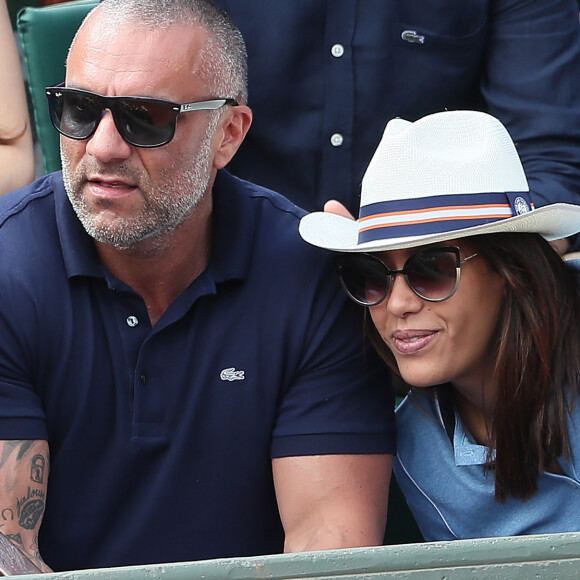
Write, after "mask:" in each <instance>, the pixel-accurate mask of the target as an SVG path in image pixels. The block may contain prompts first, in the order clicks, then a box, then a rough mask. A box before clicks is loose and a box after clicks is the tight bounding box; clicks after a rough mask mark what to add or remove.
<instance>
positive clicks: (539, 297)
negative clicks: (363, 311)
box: [366, 233, 580, 502]
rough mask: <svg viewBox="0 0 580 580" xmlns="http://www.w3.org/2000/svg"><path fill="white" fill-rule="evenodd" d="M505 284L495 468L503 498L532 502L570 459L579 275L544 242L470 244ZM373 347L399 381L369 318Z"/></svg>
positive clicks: (505, 237) (526, 237) (578, 351)
mask: <svg viewBox="0 0 580 580" xmlns="http://www.w3.org/2000/svg"><path fill="white" fill-rule="evenodd" d="M466 240H468V242H469V247H470V250H471V249H473V250H474V251H476V252H478V253H479V254H480V255H481V256H483V257H484V258H485V259H486V260H487V261H488V263H489V264H490V266H491V267H492V268H493V269H494V270H495V271H497V272H498V273H499V274H500V275H501V276H502V277H503V278H504V279H505V300H504V305H503V309H502V312H501V314H500V319H499V324H498V341H497V358H496V363H495V368H494V374H495V378H496V381H497V384H498V394H497V401H496V404H495V410H494V415H493V426H492V430H493V431H492V437H493V439H494V440H495V447H496V456H495V458H494V459H492V455H491V450H490V454H489V456H488V461H487V467H488V468H489V469H494V470H495V497H496V499H497V500H499V501H502V502H503V501H505V500H506V499H507V497H509V496H512V497H516V498H519V499H523V500H525V499H528V498H530V497H532V496H533V495H534V494H535V493H536V492H537V490H538V477H539V475H540V474H541V473H543V472H544V471H546V470H550V469H551V468H553V466H554V465H557V459H558V458H559V457H564V458H569V457H570V439H569V435H568V427H567V419H568V416H569V414H570V412H571V410H572V408H573V406H574V403H575V401H576V398H577V397H578V395H579V394H580V290H579V285H578V282H579V280H578V272H577V271H575V270H574V269H572V268H571V267H570V266H568V265H567V264H566V263H565V262H564V260H562V258H561V257H560V256H559V255H558V254H557V253H556V252H555V251H554V250H553V249H552V247H551V246H550V244H549V243H548V242H546V241H545V240H544V238H542V237H541V236H539V235H537V234H515V233H514V234H489V235H485V236H474V237H471V238H468V239H466ZM366 326H367V332H368V333H369V335H370V340H371V342H372V343H373V345H374V347H375V348H376V349H377V351H378V352H379V354H380V355H381V357H382V358H383V359H384V360H385V362H386V363H387V364H388V365H389V366H390V367H391V369H393V370H394V371H395V372H396V373H397V374H398V370H397V365H396V362H395V358H394V356H393V355H392V353H391V351H390V350H389V348H388V347H387V346H386V345H385V344H384V342H383V341H382V339H381V338H380V336H379V334H378V332H377V331H376V329H375V328H374V326H373V324H372V321H370V317H369V316H367V317H366Z"/></svg>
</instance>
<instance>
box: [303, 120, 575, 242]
mask: <svg viewBox="0 0 580 580" xmlns="http://www.w3.org/2000/svg"><path fill="white" fill-rule="evenodd" d="M579 231H580V206H577V205H571V204H565V203H556V204H551V205H547V206H543V207H541V208H538V209H534V206H533V204H532V202H531V200H530V196H529V188H528V183H527V180H526V176H525V174H524V170H523V168H522V164H521V162H520V159H519V157H518V154H517V151H516V148H515V146H514V144H513V142H512V140H511V138H510V136H509V134H508V132H507V130H506V129H505V127H504V126H503V125H502V124H501V123H500V122H499V121H498V120H497V119H496V118H495V117H492V116H491V115H488V114H487V113H482V112H478V111H446V112H442V113H434V114H432V115H428V116H426V117H423V118H422V119H419V120H418V121H415V122H414V123H411V122H409V121H404V120H403V119H393V120H391V121H389V123H388V124H387V127H386V129H385V132H384V134H383V137H382V140H381V142H380V144H379V146H378V148H377V150H376V152H375V154H374V156H373V158H372V160H371V162H370V164H369V166H368V169H367V170H366V173H365V175H364V177H363V180H362V192H361V206H360V213H359V219H358V220H357V221H354V220H351V219H348V218H346V217H342V216H339V215H335V214H331V213H325V212H314V213H311V214H308V215H306V216H304V217H303V218H302V220H301V221H300V235H301V236H302V238H303V239H304V240H306V241H307V242H309V243H310V244H313V245H315V246H319V247H322V248H327V249H329V250H335V251H342V252H375V251H386V250H395V249H402V248H412V247H415V246H421V245H424V244H432V243H435V242H441V241H445V240H451V239H455V238H462V237H466V236H475V235H479V234H494V233H499V232H514V233H530V232H533V233H538V234H540V235H542V236H543V237H544V238H546V239H547V240H555V239H559V238H565V237H568V236H571V235H573V234H575V233H577V232H579Z"/></svg>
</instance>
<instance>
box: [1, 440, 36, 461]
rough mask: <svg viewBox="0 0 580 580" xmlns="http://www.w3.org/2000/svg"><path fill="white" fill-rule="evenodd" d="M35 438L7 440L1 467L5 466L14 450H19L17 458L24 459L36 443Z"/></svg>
mask: <svg viewBox="0 0 580 580" xmlns="http://www.w3.org/2000/svg"><path fill="white" fill-rule="evenodd" d="M34 443H35V441H34V440H32V439H31V440H23V441H22V440H14V441H6V443H5V444H4V449H3V451H2V457H0V468H1V467H3V466H4V464H5V463H6V461H8V459H9V457H10V456H11V455H12V453H13V452H14V450H18V455H17V457H16V459H17V460H20V459H22V457H24V454H25V453H26V452H27V451H28V450H29V449H30V448H31V447H32V446H33V445H34Z"/></svg>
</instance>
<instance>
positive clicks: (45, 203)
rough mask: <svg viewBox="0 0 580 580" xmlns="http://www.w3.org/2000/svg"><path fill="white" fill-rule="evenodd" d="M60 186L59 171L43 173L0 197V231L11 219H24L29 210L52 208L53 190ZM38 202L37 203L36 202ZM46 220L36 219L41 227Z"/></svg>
mask: <svg viewBox="0 0 580 580" xmlns="http://www.w3.org/2000/svg"><path fill="white" fill-rule="evenodd" d="M59 187H60V188H62V187H63V186H62V177H61V174H60V172H58V173H51V174H48V175H45V176H43V177H41V178H39V179H37V180H36V181H34V182H33V183H31V184H30V185H27V186H25V187H21V188H20V189H16V190H14V191H11V192H10V193H7V194H5V195H3V196H1V197H0V232H2V231H5V229H6V228H5V225H6V224H7V223H9V222H10V221H11V220H12V219H15V218H16V219H18V218H19V217H20V218H21V219H26V218H27V217H28V214H29V212H33V213H36V212H40V213H44V212H47V211H48V210H49V209H50V208H54V192H55V190H56V189H58V188H59ZM37 202H39V203H37ZM45 223H46V222H45V221H44V220H38V226H39V227H42V225H43V224H45Z"/></svg>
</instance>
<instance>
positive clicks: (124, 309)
mask: <svg viewBox="0 0 580 580" xmlns="http://www.w3.org/2000/svg"><path fill="white" fill-rule="evenodd" d="M213 195H214V200H215V203H214V225H213V231H214V234H213V236H214V237H213V245H212V252H211V259H210V262H209V265H208V267H207V269H206V271H205V272H203V274H202V275H201V276H199V278H197V279H196V280H195V281H194V282H193V283H192V284H191V286H189V287H188V288H187V289H186V290H185V291H184V292H183V294H182V295H180V296H179V297H178V298H177V299H176V300H175V301H174V303H173V304H172V305H171V306H170V307H169V309H168V310H167V311H166V313H165V314H164V315H163V317H162V318H161V319H160V320H159V322H158V323H157V324H156V325H155V327H152V326H151V324H150V322H149V319H148V315H147V309H146V306H145V304H144V302H143V300H142V298H141V297H140V296H139V295H137V294H136V293H135V292H134V291H133V290H132V289H131V288H129V287H128V286H127V285H126V284H124V283H123V282H121V281H120V280H118V279H116V278H115V277H114V276H113V275H112V274H111V273H110V272H109V271H107V270H106V269H105V268H104V267H103V266H102V265H101V263H100V262H99V260H98V258H97V254H96V251H95V248H94V245H93V242H92V239H91V238H90V237H89V236H88V235H87V234H86V233H85V231H84V229H83V228H82V226H81V225H80V223H79V221H78V220H77V218H76V216H75V214H74V212H73V210H72V208H71V206H70V204H69V202H68V199H67V197H66V194H65V191H64V188H63V184H62V178H61V175H60V174H58V173H57V174H52V175H49V176H47V177H45V178H43V179H41V180H39V181H38V182H36V183H34V184H33V185H31V186H30V187H27V188H24V189H22V190H19V191H17V192H13V193H11V194H8V195H6V196H3V197H2V198H0V264H1V265H2V269H3V273H2V275H1V276H0V304H1V305H2V306H1V308H0V336H1V337H2V340H1V341H0V438H1V439H48V441H49V445H50V455H51V470H50V478H49V486H48V494H47V502H46V512H45V516H44V521H43V524H42V528H41V532H40V537H39V545H40V551H41V554H42V555H43V556H44V558H45V560H46V562H47V563H48V564H49V565H50V566H51V567H53V568H54V569H55V570H70V569H78V568H93V567H103V566H119V565H130V564H145V563H154V562H171V561H186V560H196V559H204V558H216V557H230V556H242V555H253V554H266V553H272V552H280V551H281V550H282V547H283V533H282V528H281V524H280V520H279V515H278V511H277V507H276V501H275V493H274V487H273V482H272V472H271V458H272V457H283V456H293V455H310V454H327V453H385V452H388V453H393V452H394V451H395V446H394V419H393V414H392V404H393V401H392V395H391V393H390V389H389V384H388V378H387V375H386V373H385V371H384V369H382V368H381V367H380V366H379V365H377V364H376V362H377V361H376V359H375V357H374V356H373V355H372V353H370V352H365V351H364V350H363V345H362V340H361V338H362V331H361V321H360V312H359V311H358V310H357V309H356V308H355V307H354V306H351V305H350V303H348V302H347V300H346V299H345V296H344V293H343V292H342V291H341V289H340V288H339V285H338V283H337V279H336V276H335V274H334V271H333V266H332V260H331V256H330V255H329V254H328V253H327V252H324V251H322V250H318V249H316V248H312V247H310V246H309V245H308V244H306V243H305V242H303V241H302V240H301V239H300V238H299V236H298V233H297V231H298V221H299V218H300V217H301V215H302V214H303V212H302V211H301V210H299V209H298V208H297V207H296V206H294V205H293V204H292V203H290V202H288V201H287V200H286V199H284V198H282V197H281V196H278V195H276V194H274V193H272V192H269V191H267V190H264V189H262V188H259V187H257V186H253V185H251V184H249V183H246V182H243V181H240V180H238V179H237V178H234V177H232V176H231V175H229V174H227V173H226V172H223V171H222V172H219V173H218V177H217V180H216V184H215V187H214V192H213Z"/></svg>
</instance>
